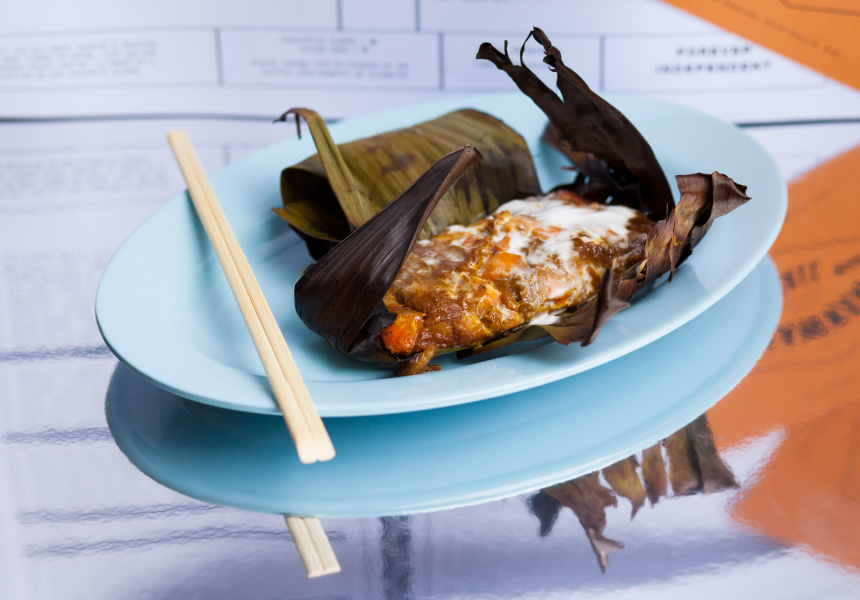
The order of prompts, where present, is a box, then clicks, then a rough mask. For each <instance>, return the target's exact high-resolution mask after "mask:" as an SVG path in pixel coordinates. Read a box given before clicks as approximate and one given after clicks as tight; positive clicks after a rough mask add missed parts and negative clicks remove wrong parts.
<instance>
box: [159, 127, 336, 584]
mask: <svg viewBox="0 0 860 600" xmlns="http://www.w3.org/2000/svg"><path fill="white" fill-rule="evenodd" d="M167 139H168V141H169V142H170V146H171V148H173V153H174V154H175V156H176V160H177V162H178V163H179V168H180V170H181V171H182V174H183V176H184V177H185V181H186V183H187V184H188V193H189V195H190V196H191V201H192V202H193V204H194V208H195V209H196V210H197V214H198V215H199V217H200V220H201V222H202V223H203V227H204V229H205V230H206V234H207V235H208V236H209V240H210V241H211V242H212V247H213V248H214V249H215V254H216V255H217V256H218V261H219V262H220V263H221V267H222V269H223V270H224V274H225V275H226V276H227V281H228V282H229V284H230V288H231V289H232V290H233V295H234V296H235V297H236V302H237V303H238V304H239V309H240V310H241V312H242V317H244V319H245V324H246V325H247V327H248V331H249V332H250V333H251V338H253V340H254V346H255V347H256V348H257V352H258V353H259V355H260V359H261V360H262V362H263V367H264V368H265V370H266V375H267V376H268V378H269V383H270V384H271V386H272V391H273V392H274V395H275V400H276V401H277V403H278V407H279V408H280V409H281V412H282V413H283V415H284V420H285V421H286V423H287V429H289V432H290V435H291V436H292V438H293V443H294V444H295V446H296V451H297V452H298V455H299V460H301V461H302V462H303V463H313V462H316V461H324V460H330V459H331V458H333V457H334V446H333V445H332V443H331V439H330V438H329V436H328V432H327V431H326V430H325V426H324V425H323V422H322V419H320V416H319V414H318V413H317V410H316V407H315V406H314V404H313V401H312V400H311V398H310V395H309V394H308V391H307V388H306V387H305V384H304V381H303V380H302V376H301V373H299V370H298V368H297V367H296V364H295V362H294V361H293V358H292V356H291V355H290V351H289V349H288V348H287V343H286V341H285V340H284V336H283V334H281V330H280V329H279V328H278V324H277V322H276V321H275V317H274V315H273V314H272V311H271V309H270V308H269V305H268V303H267V302H266V299H265V298H264V297H263V292H262V290H260V286H259V284H258V283H257V279H256V278H255V277H254V273H253V272H252V271H251V266H250V265H249V264H248V261H247V259H246V258H245V254H244V253H243V252H242V248H241V247H240V246H239V242H238V241H237V240H236V236H235V235H234V234H233V231H232V230H231V229H230V225H229V224H228V222H227V217H226V216H225V215H224V212H223V211H222V210H221V206H220V205H219V203H218V199H217V198H216V196H215V192H214V190H213V189H212V186H211V185H210V184H209V180H208V178H207V177H206V172H205V171H204V170H203V166H202V165H201V164H200V161H199V160H198V158H197V153H196V152H195V151H194V147H193V146H192V145H191V140H190V139H189V137H188V134H187V133H186V132H184V131H171V132H168V134H167ZM291 523H292V525H291ZM287 525H288V526H289V527H290V531H291V532H292V535H293V538H294V540H296V547H297V548H298V550H299V555H300V556H301V558H302V562H304V563H305V566H306V568H307V569H308V575H310V576H311V577H315V576H318V575H325V574H327V573H336V572H337V571H339V570H340V567H339V566H338V564H337V558H336V557H335V555H334V552H333V551H332V549H331V546H330V544H329V541H328V538H327V537H326V535H325V533H324V532H323V530H322V525H321V524H320V522H319V521H318V520H317V519H299V518H296V517H287ZM294 527H295V529H296V531H293V529H294ZM297 532H298V533H297ZM299 539H301V540H302V542H301V543H300V542H299Z"/></svg>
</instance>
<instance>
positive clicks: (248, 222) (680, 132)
mask: <svg viewBox="0 0 860 600" xmlns="http://www.w3.org/2000/svg"><path fill="white" fill-rule="evenodd" d="M608 99H609V100H610V101H611V102H613V103H614V104H615V105H616V106H617V107H618V108H619V109H621V110H622V111H623V112H624V113H625V114H626V115H627V116H628V117H629V118H630V119H631V120H632V121H633V123H635V124H636V126H637V127H638V128H639V129H640V130H641V131H642V133H643V134H644V135H645V137H646V138H647V139H648V140H649V141H650V143H651V144H652V146H653V147H654V150H655V153H656V155H657V157H658V159H659V160H660V162H661V164H662V166H663V167H664V169H665V171H666V173H668V174H669V176H670V180H671V179H672V177H673V176H674V175H675V174H683V173H694V172H697V171H701V172H705V173H710V172H712V171H715V170H718V171H721V172H723V173H726V174H727V175H729V176H731V177H733V178H734V179H735V180H736V181H738V182H739V183H743V184H746V185H748V186H749V189H748V193H749V194H750V196H752V198H753V200H752V201H751V202H749V203H748V204H747V205H745V206H743V207H741V208H740V209H738V210H737V211H735V212H734V213H732V214H730V215H728V216H727V217H724V218H721V219H719V220H718V221H717V222H716V223H715V225H714V226H713V228H712V229H711V231H710V233H709V234H708V236H707V238H706V239H705V240H704V242H703V243H702V244H701V245H700V246H699V247H698V248H697V249H696V251H695V253H694V254H693V256H692V257H691V259H690V260H689V261H688V262H687V263H686V264H684V265H683V266H682V268H681V269H680V270H679V272H678V273H677V276H676V277H675V279H674V280H673V282H672V283H671V284H669V285H663V286H660V287H657V288H656V289H654V290H653V291H652V292H651V293H650V294H649V295H647V296H646V297H643V298H639V299H638V300H637V301H636V302H635V304H634V306H633V307H632V308H630V309H629V310H626V311H624V312H622V313H621V314H619V315H618V316H617V317H615V318H614V319H613V320H611V321H610V322H609V323H608V324H607V325H606V326H605V327H604V328H603V330H602V331H601V333H600V336H599V338H598V340H597V342H596V343H594V344H592V345H591V346H589V347H587V348H581V347H579V346H571V347H564V346H561V345H559V344H549V343H543V344H532V345H526V346H523V345H515V346H513V347H511V349H510V350H509V352H510V354H507V355H499V354H496V355H492V354H490V355H487V356H486V357H482V358H480V359H472V360H468V361H463V362H460V363H458V362H457V361H456V360H455V359H453V357H445V358H443V359H442V360H441V362H442V363H443V364H444V369H443V370H442V371H439V372H436V373H428V374H426V375H422V376H420V377H410V378H394V377H392V375H391V372H390V371H388V370H386V369H384V368H381V367H379V366H376V365H371V364H366V363H361V362H358V361H355V360H351V359H347V358H344V357H342V356H340V355H338V354H337V353H336V352H335V351H334V350H332V349H331V348H329V347H328V345H327V344H326V343H325V341H323V339H322V338H320V337H318V336H316V335H315V334H313V333H311V332H310V331H309V330H308V329H307V328H306V327H305V326H304V325H303V324H302V323H301V321H300V320H299V319H298V317H297V316H296V314H295V309H294V305H293V295H292V291H293V286H294V284H295V281H296V280H297V278H298V277H299V275H300V273H301V271H302V269H303V268H305V267H306V266H308V265H309V264H310V263H311V259H310V258H309V257H308V255H307V253H306V251H305V249H304V245H303V244H302V243H301V242H300V241H299V240H298V238H297V237H296V236H295V235H294V234H293V233H292V232H291V231H290V230H289V228H288V227H287V225H286V223H284V222H283V221H282V220H281V219H279V218H278V217H276V216H274V215H273V214H272V212H271V208H272V207H274V206H278V205H280V196H279V189H278V182H279V174H280V171H281V169H282V168H284V167H286V166H288V165H291V164H294V163H296V162H298V161H300V160H301V159H303V158H305V157H306V156H307V155H309V154H312V153H313V152H314V149H313V146H312V143H311V141H310V136H306V139H304V140H302V141H299V140H290V141H287V142H284V143H281V144H277V145H275V146H272V147H270V148H267V149H265V150H263V151H261V152H259V153H257V154H254V155H253V156H251V157H248V158H246V159H244V160H241V161H239V162H237V163H235V164H233V165H231V166H229V167H227V168H226V169H224V170H222V171H220V172H218V173H216V174H215V175H213V176H212V183H213V186H214V188H215V191H216V193H217V194H218V197H219V199H220V201H221V203H222V204H223V206H224V210H225V212H226V213H227V216H228V218H229V220H230V222H231V224H232V226H233V228H234V230H235V232H236V235H237V237H238V239H239V241H240V243H241V244H242V246H243V248H244V249H245V252H246V254H247V256H248V260H249V262H250V263H251V267H252V268H253V269H254V271H255V273H256V274H257V277H258V279H259V281H260V285H261V287H262V288H263V292H264V293H265V295H266V298H267V299H268V301H269V303H270V305H271V306H272V310H273V311H274V314H275V316H276V318H277V320H278V323H279V325H280V327H281V329H282V330H283V332H284V335H285V337H286V339H287V343H288V344H289V346H290V348H291V350H292V352H293V354H294V356H295V359H296V362H297V364H298V366H299V369H300V370H301V372H302V375H303V377H304V379H305V381H306V382H307V384H308V388H309V390H310V393H311V396H312V397H313V398H314V401H315V403H316V405H317V408H318V410H319V412H320V414H321V415H323V416H351V415H371V414H387V413H396V412H406V411H416V410H423V409H427V408H438V407H443V406H451V405H455V404H461V403H464V402H470V401H474V400H480V399H484V398H491V397H495V396H500V395H502V394H509V393H512V392H516V391H519V390H523V389H528V388H531V387H534V386H538V385H542V384H545V383H548V382H551V381H556V380H558V379H562V378H565V377H568V376H570V375H573V374H575V373H581V372H583V371H586V370H588V369H591V368H593V367H595V366H597V365H600V364H603V363H606V362H608V361H610V360H614V359H616V358H618V357H619V356H623V355H624V354H627V353H628V352H631V351H633V350H636V349H637V348H640V347H642V346H644V345H646V344H648V343H651V342H652V341H654V340H656V339H658V338H660V337H661V336H663V335H666V334H667V333H669V332H670V331H672V330H674V329H675V328H677V327H679V326H681V325H683V324H684V323H686V322H687V321H689V320H690V319H692V318H694V317H695V316H696V315H698V314H700V313H701V312H702V311H704V310H706V309H707V308H708V307H710V306H711V305H713V303H714V302H716V301H717V300H719V299H720V298H721V297H723V296H724V295H725V294H726V293H727V292H728V291H729V290H731V289H732V288H733V287H734V286H735V285H737V284H738V283H739V282H740V281H741V280H742V279H743V278H744V277H745V276H746V275H747V274H749V272H750V271H751V270H752V269H753V267H754V266H755V265H756V264H758V262H759V261H760V260H761V259H762V257H763V256H764V255H765V254H766V252H767V250H768V248H770V246H771V244H772V243H773V241H774V240H775V239H776V235H777V233H778V232H779V229H780V227H781V225H782V221H783V218H784V215H785V209H786V189H785V184H784V182H783V180H782V178H781V176H780V174H779V171H778V169H777V167H776V165H775V164H774V162H773V161H772V160H771V158H770V157H769V156H768V154H767V153H766V152H765V151H764V150H763V149H762V148H761V147H760V146H758V145H757V144H756V143H755V142H754V141H752V140H751V139H750V138H748V137H747V136H746V135H745V134H743V133H742V132H740V131H739V130H738V129H736V128H734V127H732V126H730V125H728V124H726V123H723V122H721V121H718V120H716V119H714V118H712V117H708V116H706V115H703V114H700V113H698V112H695V111H692V110H689V109H686V108H682V107H679V106H675V105H672V104H667V103H664V102H659V101H656V100H648V99H642V98H635V97H623V96H611V97H608ZM467 106H470V107H476V108H480V109H482V110H484V111H486V112H489V113H492V114H494V115H496V116H498V117H500V118H502V119H504V120H505V121H506V122H507V123H508V124H509V125H510V126H511V127H513V128H514V129H516V130H517V131H519V132H521V133H522V134H523V135H524V137H525V138H526V140H527V141H528V143H529V146H530V148H531V150H532V153H533V154H534V156H535V162H536V164H537V166H538V172H539V176H540V178H541V183H542V185H543V187H544V189H548V188H550V187H552V186H554V185H556V184H558V183H560V182H562V181H569V180H570V173H569V172H564V171H561V169H560V167H561V166H562V165H563V164H564V161H563V159H562V158H561V157H560V155H559V154H558V153H557V152H555V151H554V150H552V149H550V148H547V147H546V146H544V145H543V144H542V143H541V142H540V135H541V133H542V131H543V128H544V125H545V119H544V116H543V114H542V113H541V112H540V111H539V110H538V109H537V108H536V107H535V106H534V105H533V104H532V103H531V101H530V100H528V99H527V98H525V96H523V95H522V94H517V95H495V96H480V97H476V98H471V99H467V100H459V101H456V100H455V101H445V102H437V103H434V104H429V105H424V106H420V107H410V108H404V109H399V110H393V111H388V112H386V113H384V114H377V115H372V116H369V117H364V118H358V119H354V120H350V121H346V122H344V123H341V124H338V125H337V126H335V127H333V128H332V135H333V136H334V138H335V140H337V141H339V142H341V141H347V140H350V139H354V138H359V137H364V136H367V135H370V134H373V133H377V132H380V131H384V130H388V129H392V128H397V127H401V126H406V125H410V124H413V123H416V122H419V121H423V120H426V119H429V118H433V117H436V116H438V115H440V114H444V113H446V112H449V111H451V110H454V109H457V108H461V107H467ZM96 317H97V319H98V323H99V327H100V329H101V332H102V336H103V337H104V339H105V342H106V343H107V344H108V346H110V348H111V350H112V351H113V352H114V353H115V354H116V355H117V357H119V359H120V360H121V361H123V362H124V363H126V364H127V365H128V366H129V367H131V369H132V370H134V371H135V372H137V373H138V374H139V375H141V376H143V377H144V378H146V379H148V380H149V381H151V382H153V383H155V384H156V385H158V386H160V387H163V388H165V389H167V390H169V391H171V392H174V393H177V394H179V395H181V396H184V397H187V398H191V399H194V400H199V401H201V402H206V403H209V404H213V405H216V406H222V407H226V408H232V409H236V410H242V411H249V412H259V413H271V414H274V413H277V412H278V410H277V407H276V405H275V403H274V400H273V398H272V396H271V391H270V389H269V386H268V383H267V381H266V378H265V374H264V372H263V368H262V365H261V364H260V361H259V358H258V357H257V355H256V352H255V350H254V347H253V344H252V343H251V339H250V336H249V335H248V333H247V331H246V329H245V324H244V322H243V321H242V318H241V316H240V314H239V310H238V308H237V307H236V305H235V301H234V300H233V297H232V295H231V293H230V290H229V287H228V285H227V283H226V280H225V278H224V276H223V274H222V273H221V269H220V267H219V265H218V262H217V260H216V259H215V256H214V254H213V252H212V250H211V248H210V245H209V242H208V241H207V239H206V236H205V233H204V232H203V229H202V226H201V225H200V224H199V221H198V219H197V217H196V215H195V214H194V212H193V207H192V206H191V203H190V201H189V200H188V198H187V196H186V195H185V194H182V195H180V196H177V197H175V198H173V199H171V200H170V201H169V202H167V203H166V204H165V206H163V207H162V208H161V209H160V210H159V211H157V212H156V214H155V215H153V216H152V217H151V218H150V219H148V220H147V221H146V222H145V223H144V224H143V225H141V226H140V228H138V229H137V231H135V232H134V234H133V235H132V236H131V237H130V238H129V239H128V240H127V241H126V242H125V243H124V244H123V246H122V247H121V248H120V249H119V251H117V253H116V255H115V256H114V257H113V259H112V260H111V262H110V264H109V265H108V267H107V269H106V270H105V272H104V275H103V277H102V281H101V284H100V285H99V290H98V296H97V298H96Z"/></svg>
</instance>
